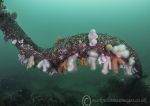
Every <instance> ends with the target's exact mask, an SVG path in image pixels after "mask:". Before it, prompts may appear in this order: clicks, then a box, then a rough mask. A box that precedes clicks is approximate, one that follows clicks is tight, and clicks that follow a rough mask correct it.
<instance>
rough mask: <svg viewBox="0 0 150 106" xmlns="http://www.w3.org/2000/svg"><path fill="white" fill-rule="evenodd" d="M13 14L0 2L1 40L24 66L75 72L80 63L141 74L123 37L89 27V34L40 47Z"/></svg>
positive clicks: (59, 71)
mask: <svg viewBox="0 0 150 106" xmlns="http://www.w3.org/2000/svg"><path fill="white" fill-rule="evenodd" d="M16 17H17V14H16V13H12V14H10V13H9V12H8V11H7V10H6V7H5V6H4V5H3V3H2V1H1V2H0V29H1V31H2V32H3V33H4V39H5V40H6V41H11V43H12V44H13V45H14V46H16V47H17V49H18V51H19V54H18V57H19V61H20V62H21V64H24V65H25V66H26V67H27V69H29V68H32V67H35V68H39V69H42V71H43V72H46V73H48V74H49V75H53V74H54V73H66V72H74V71H77V70H78V68H77V66H78V63H80V65H81V66H87V67H89V68H90V69H91V70H93V71H94V70H96V66H97V65H100V66H102V69H98V70H100V71H101V73H102V74H104V75H107V74H108V73H109V72H110V71H113V72H114V73H119V71H121V69H122V70H124V72H125V75H128V76H134V78H140V77H141V76H142V66H141V63H140V60H139V58H138V56H137V54H136V53H135V50H134V49H133V48H131V47H130V46H129V45H128V44H127V43H126V42H125V41H123V40H120V39H118V38H116V37H112V36H110V35H107V34H102V33H97V32H96V30H95V29H92V30H91V31H90V32H89V33H81V34H77V35H74V36H72V37H68V38H64V39H61V38H60V39H58V40H57V42H56V43H55V45H54V46H53V47H52V48H49V49H43V48H40V47H38V46H37V45H36V44H35V43H34V42H33V41H32V40H31V39H30V38H29V37H28V36H27V35H26V34H25V32H24V31H23V30H22V29H21V27H20V26H19V25H18V24H17V22H16V21H15V19H16Z"/></svg>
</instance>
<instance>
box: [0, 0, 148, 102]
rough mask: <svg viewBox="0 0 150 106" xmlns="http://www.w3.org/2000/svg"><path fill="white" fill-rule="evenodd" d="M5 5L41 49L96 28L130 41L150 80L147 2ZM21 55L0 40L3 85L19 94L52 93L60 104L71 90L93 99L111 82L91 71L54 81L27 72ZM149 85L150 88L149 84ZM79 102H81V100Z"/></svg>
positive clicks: (23, 1)
mask: <svg viewBox="0 0 150 106" xmlns="http://www.w3.org/2000/svg"><path fill="white" fill-rule="evenodd" d="M5 4H6V6H7V8H8V10H9V11H10V12H14V11H15V12H17V14H18V18H17V22H18V24H19V25H20V26H21V27H22V28H23V29H24V31H25V32H26V33H27V34H28V36H30V37H31V38H32V40H33V41H34V42H35V43H37V44H38V45H40V46H41V47H44V48H49V47H51V46H52V45H53V43H54V42H55V41H56V39H57V38H58V37H61V38H63V37H66V36H71V35H74V34H77V33H82V32H89V31H90V29H92V28H95V29H96V30H97V32H102V33H108V34H110V35H113V36H117V37H119V38H121V39H123V40H125V41H127V42H128V43H129V44H130V45H131V46H132V47H134V48H135V49H136V51H137V52H138V54H139V57H140V59H141V61H142V65H143V69H144V70H143V71H144V74H146V75H149V74H150V71H149V70H150V68H149V65H150V60H149V59H150V58H149V54H150V49H149V46H150V1H149V0H5ZM0 35H2V33H0ZM17 54H18V51H17V49H16V48H15V47H14V46H12V45H10V43H6V42H4V40H3V36H0V79H3V78H8V79H12V80H13V81H14V82H15V84H16V85H17V87H16V88H17V89H19V87H26V88H28V89H30V90H32V91H33V92H35V93H37V92H38V93H45V94H49V93H51V92H54V93H57V95H60V97H62V98H63V94H61V93H59V92H61V91H62V92H63V91H64V92H67V91H69V90H71V91H73V92H81V93H83V94H82V95H83V96H84V95H86V94H87V95H92V96H94V95H96V94H97V92H98V89H99V87H100V86H102V85H103V84H104V83H105V80H106V79H107V76H103V75H101V73H100V69H98V70H97V71H95V72H91V71H90V70H89V68H88V67H85V68H79V69H78V70H79V71H78V72H76V73H71V74H66V75H56V76H53V77H49V76H48V75H47V74H44V73H42V72H40V71H39V70H36V69H31V70H29V71H26V68H25V67H24V66H22V65H20V63H19V61H18V57H17ZM145 82H146V83H147V84H150V78H147V79H146V80H145ZM65 90H66V91H65ZM78 99H79V100H80V99H82V98H81V96H80V98H78Z"/></svg>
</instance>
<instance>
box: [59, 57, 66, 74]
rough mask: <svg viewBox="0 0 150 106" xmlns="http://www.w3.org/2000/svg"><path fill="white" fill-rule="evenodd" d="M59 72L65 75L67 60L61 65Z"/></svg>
mask: <svg viewBox="0 0 150 106" xmlns="http://www.w3.org/2000/svg"><path fill="white" fill-rule="evenodd" d="M58 70H59V72H60V73H64V72H65V70H67V60H65V61H64V62H63V63H61V64H60V65H59V68H58Z"/></svg>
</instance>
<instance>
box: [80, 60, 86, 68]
mask: <svg viewBox="0 0 150 106" xmlns="http://www.w3.org/2000/svg"><path fill="white" fill-rule="evenodd" d="M80 65H82V66H84V65H86V59H85V58H81V60H80Z"/></svg>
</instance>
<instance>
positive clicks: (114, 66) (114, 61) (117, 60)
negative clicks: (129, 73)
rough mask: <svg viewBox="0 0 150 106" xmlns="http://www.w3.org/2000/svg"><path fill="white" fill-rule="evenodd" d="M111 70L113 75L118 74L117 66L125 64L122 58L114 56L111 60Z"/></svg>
mask: <svg viewBox="0 0 150 106" xmlns="http://www.w3.org/2000/svg"><path fill="white" fill-rule="evenodd" d="M111 64H112V70H113V71H114V72H115V73H118V70H119V66H120V65H122V64H125V61H124V60H123V59H122V58H119V57H117V56H114V57H113V58H112V63H111Z"/></svg>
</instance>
